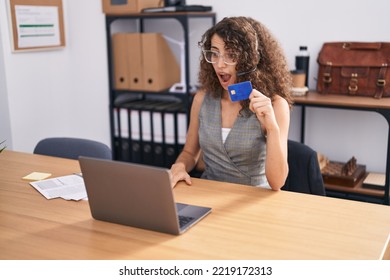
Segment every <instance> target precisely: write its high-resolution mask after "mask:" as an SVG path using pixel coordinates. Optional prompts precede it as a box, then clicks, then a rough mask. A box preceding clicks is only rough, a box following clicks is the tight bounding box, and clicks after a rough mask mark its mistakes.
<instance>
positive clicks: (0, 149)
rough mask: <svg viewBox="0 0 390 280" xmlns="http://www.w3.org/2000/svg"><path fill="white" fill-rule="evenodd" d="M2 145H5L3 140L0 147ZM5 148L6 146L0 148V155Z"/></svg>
mask: <svg viewBox="0 0 390 280" xmlns="http://www.w3.org/2000/svg"><path fill="white" fill-rule="evenodd" d="M3 143H5V140H4V141H3V142H1V143H0V146H1V145H3ZM5 148H7V146H6V145H4V146H3V147H0V153H1V152H2V151H4V150H5Z"/></svg>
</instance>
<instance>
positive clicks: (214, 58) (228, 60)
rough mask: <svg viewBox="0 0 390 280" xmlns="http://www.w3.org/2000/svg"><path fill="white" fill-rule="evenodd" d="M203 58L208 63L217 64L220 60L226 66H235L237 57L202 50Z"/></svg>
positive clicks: (231, 54) (232, 54) (230, 54)
mask: <svg viewBox="0 0 390 280" xmlns="http://www.w3.org/2000/svg"><path fill="white" fill-rule="evenodd" d="M202 52H203V55H204V58H205V59H206V61H207V62H208V63H217V62H218V61H219V59H220V58H222V61H223V62H224V63H225V64H227V65H236V64H237V55H236V54H234V53H226V54H225V55H222V54H220V53H219V52H216V51H211V50H202Z"/></svg>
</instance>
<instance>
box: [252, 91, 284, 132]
mask: <svg viewBox="0 0 390 280" xmlns="http://www.w3.org/2000/svg"><path fill="white" fill-rule="evenodd" d="M249 100H250V103H249V109H250V110H251V111H252V112H254V113H255V114H256V116H257V119H258V120H259V121H260V123H261V125H262V127H263V129H264V130H266V131H268V130H270V129H272V128H274V127H277V126H278V124H277V122H276V118H275V113H274V109H273V107H272V101H271V99H270V98H269V97H267V96H265V95H264V94H262V93H261V92H259V91H258V90H256V89H253V90H252V92H251V94H250V95H249Z"/></svg>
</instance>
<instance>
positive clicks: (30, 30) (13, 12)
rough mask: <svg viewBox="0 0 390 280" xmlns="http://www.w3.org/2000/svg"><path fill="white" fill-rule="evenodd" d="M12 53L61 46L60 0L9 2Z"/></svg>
mask: <svg viewBox="0 0 390 280" xmlns="http://www.w3.org/2000/svg"><path fill="white" fill-rule="evenodd" d="M8 6H9V17H10V26H11V27H12V28H11V33H12V38H11V39H12V40H11V41H12V49H13V51H33V50H42V49H48V48H49V49H50V48H62V47H65V34H64V16H63V8H62V0H9V2H8Z"/></svg>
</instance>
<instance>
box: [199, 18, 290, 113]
mask: <svg viewBox="0 0 390 280" xmlns="http://www.w3.org/2000/svg"><path fill="white" fill-rule="evenodd" d="M215 34H217V35H218V36H219V37H221V38H222V39H223V41H224V43H225V49H226V50H229V51H232V52H234V53H235V54H237V55H238V61H237V64H236V70H237V72H238V73H239V72H246V73H245V74H243V75H240V76H239V75H237V83H239V82H243V81H248V80H249V81H251V83H252V86H253V88H255V89H257V90H258V91H260V92H261V93H263V94H264V95H266V96H268V97H270V98H271V99H273V97H274V96H275V95H280V96H281V97H283V98H284V99H286V100H287V102H288V104H289V105H290V107H291V105H292V99H291V95H290V92H291V75H290V71H289V69H288V66H287V61H286V58H285V55H284V52H283V50H282V48H281V47H280V45H279V42H278V41H277V40H276V39H275V38H274V36H273V35H272V34H271V32H270V31H269V30H268V28H267V27H265V26H264V25H263V24H261V23H260V22H258V21H257V20H255V19H253V18H250V17H225V18H224V19H222V20H221V21H220V22H218V23H217V24H216V25H214V26H213V27H211V28H210V29H209V30H207V31H206V32H205V33H204V34H203V36H202V38H201V41H200V42H199V43H198V45H199V46H200V47H201V48H202V49H203V50H209V49H210V48H211V38H212V37H213V35H215ZM256 48H257V49H256ZM252 69H253V71H251V70H252ZM199 82H200V85H201V88H202V89H203V90H205V91H206V92H207V93H208V94H211V95H212V96H213V97H215V98H216V97H220V96H222V93H223V88H222V87H221V84H220V83H219V80H218V78H217V76H216V74H215V71H214V68H213V66H212V64H210V63H208V62H207V61H206V60H205V59H204V57H203V55H202V57H201V59H200V70H199ZM241 105H242V107H243V109H247V108H248V107H249V100H244V101H241Z"/></svg>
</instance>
